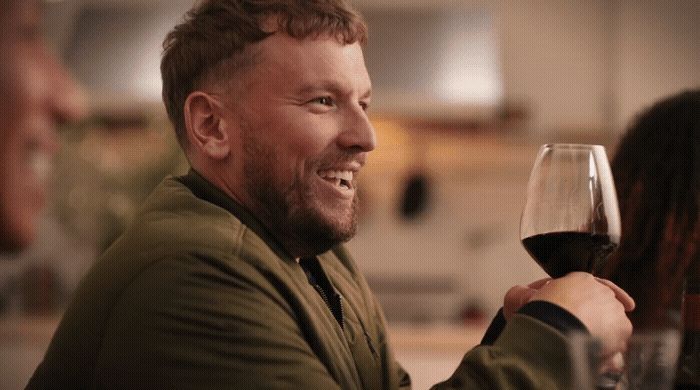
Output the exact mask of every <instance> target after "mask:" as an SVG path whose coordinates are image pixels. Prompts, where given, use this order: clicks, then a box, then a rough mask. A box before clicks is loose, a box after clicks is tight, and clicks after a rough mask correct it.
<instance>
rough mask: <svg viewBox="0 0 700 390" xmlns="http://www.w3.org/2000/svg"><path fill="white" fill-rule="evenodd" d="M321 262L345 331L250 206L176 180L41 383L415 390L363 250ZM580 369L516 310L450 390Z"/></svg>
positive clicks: (108, 259) (57, 345) (148, 207)
mask: <svg viewBox="0 0 700 390" xmlns="http://www.w3.org/2000/svg"><path fill="white" fill-rule="evenodd" d="M183 183H187V185H185V184H183ZM193 191H194V193H193ZM204 199H207V200H204ZM234 215H235V216H234ZM318 259H319V261H320V263H321V266H322V268H323V271H324V272H325V273H326V275H327V277H328V279H329V280H330V282H331V284H332V285H333V287H334V288H335V289H336V291H337V292H338V293H339V294H340V296H341V297H342V307H343V326H342V327H341V325H340V323H339V322H338V321H337V320H336V319H335V317H334V316H333V315H332V314H331V312H330V310H329V309H328V306H326V304H325V302H324V301H323V300H322V298H321V296H320V295H319V293H318V292H317V291H316V290H315V289H314V288H313V286H311V285H310V284H309V281H308V279H307V277H306V274H305V273H304V271H303V270H302V268H301V267H300V266H299V264H298V263H297V262H296V261H295V260H294V259H293V258H291V257H290V256H288V255H286V254H285V253H284V251H282V250H281V249H280V248H279V246H277V245H276V244H275V241H274V239H272V238H271V237H270V236H268V235H267V234H266V232H265V230H264V229H263V228H262V227H261V226H260V224H259V223H257V221H256V220H255V219H254V218H252V216H250V215H249V214H248V213H247V212H245V210H243V209H242V208H241V207H240V206H239V205H237V204H236V203H235V202H233V201H232V200H231V199H229V198H228V197H226V196H225V195H224V194H223V193H222V192H220V191H218V190H217V189H216V188H214V187H213V186H212V185H210V184H208V183H207V182H206V181H205V180H204V179H202V178H201V177H200V176H199V175H197V174H196V173H194V172H191V173H190V174H189V175H187V176H185V177H182V178H169V179H166V180H164V181H163V182H162V183H161V184H160V185H159V186H158V188H157V189H156V190H155V191H154V192H153V194H151V196H150V197H149V198H148V199H147V200H146V202H145V204H144V205H143V207H142V208H141V210H140V212H139V213H138V215H137V216H136V218H135V222H134V223H133V225H132V226H131V227H130V228H128V229H127V231H126V232H125V233H124V235H123V236H122V237H121V238H120V239H118V240H117V241H116V242H115V243H114V244H113V245H112V247H111V248H110V249H108V250H107V252H105V254H104V255H103V257H102V258H101V259H100V260H99V261H98V262H97V263H96V264H95V265H94V267H93V268H92V269H91V271H90V272H89V273H88V275H87V277H86V278H85V279H84V280H83V282H82V283H81V285H80V287H79V289H78V290H77V292H76V294H75V297H74V300H73V302H72V303H71V305H70V306H69V308H68V310H67V311H66V313H65V315H64V318H63V320H62V321H61V324H60V326H59V328H58V330H57V332H56V334H55V335H54V338H53V340H52V342H51V345H50V347H49V350H48V352H47V354H46V357H45V359H44V361H43V362H42V364H41V365H40V366H39V368H38V369H37V371H36V373H35V374H34V377H33V378H32V380H31V381H30V384H29V388H51V389H57V388H61V389H91V388H98V389H102V388H118V389H140V388H143V389H160V388H167V389H248V388H256V389H275V388H297V389H334V388H343V389H398V388H408V387H410V379H409V377H408V375H407V374H406V373H405V372H404V371H403V370H402V369H401V368H400V366H399V365H398V364H397V362H396V361H395V360H394V357H393V356H392V352H391V348H390V345H389V341H388V339H387V329H386V323H385V321H384V318H383V315H382V310H381V308H380V307H379V305H378V304H377V301H376V300H375V298H374V296H373V295H372V293H371V292H370V290H369V288H368V286H367V283H366V281H365V279H364V278H363V276H362V274H361V273H360V272H359V271H358V269H357V267H356V266H355V263H354V262H353V260H352V259H351V258H350V256H349V254H348V253H347V252H346V251H345V249H343V248H342V247H338V248H335V249H334V250H332V251H329V252H327V253H324V254H322V255H320V256H318ZM567 362H568V358H567V354H566V351H565V339H564V336H563V335H562V334H561V333H559V332H558V331H556V330H555V329H554V328H551V327H549V326H548V325H545V324H544V323H542V322H539V321H538V320H536V319H533V318H529V317H527V316H523V315H516V316H515V318H513V319H512V320H511V321H510V323H509V324H508V325H507V326H506V328H505V330H504V331H503V333H502V335H501V336H500V337H499V339H498V340H497V341H496V343H495V344H494V346H490V347H485V346H484V347H478V348H476V349H474V350H472V351H471V352H469V353H467V354H466V356H465V358H464V360H463V361H462V363H461V364H460V366H459V367H457V370H456V371H455V374H454V375H453V377H452V378H450V379H449V380H448V381H446V382H445V383H442V384H439V385H437V387H439V388H451V387H454V388H464V389H477V388H483V389H487V388H489V389H491V388H503V389H512V388H513V389H514V388H517V389H563V388H567V387H568V386H567V381H568V380H569V379H568V377H569V375H568V370H567V369H566V367H567Z"/></svg>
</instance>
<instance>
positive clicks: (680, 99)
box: [605, 89, 700, 328]
mask: <svg viewBox="0 0 700 390" xmlns="http://www.w3.org/2000/svg"><path fill="white" fill-rule="evenodd" d="M611 168H612V171H613V176H614V177H615V186H616V188H617V192H618V197H619V200H620V201H619V203H620V213H621V217H622V237H621V239H620V246H619V248H618V250H617V251H616V252H615V253H614V254H613V255H612V256H611V259H610V263H609V265H608V268H607V269H606V270H605V275H606V277H609V278H610V279H611V280H613V281H614V282H616V283H617V284H618V285H619V286H620V287H622V288H624V289H625V290H626V291H628V292H629V293H630V295H631V296H632V297H633V298H634V299H635V301H636V302H637V308H636V309H635V311H634V313H632V314H631V315H630V318H631V320H632V322H633V324H634V326H635V327H639V328H649V327H665V326H674V324H677V323H678V321H679V319H680V317H679V312H680V306H681V296H682V289H683V281H684V279H685V277H686V276H688V275H696V276H700V260H698V243H699V242H700V89H693V90H687V91H683V92H681V93H679V94H676V95H674V96H671V97H668V98H666V99H663V100H661V101H659V102H658V103H656V104H654V105H653V106H651V107H650V108H648V109H646V110H645V111H643V112H642V113H640V114H639V116H638V117H637V118H636V120H635V121H634V122H633V123H632V125H631V127H630V128H629V129H628V130H627V132H626V133H625V135H624V137H623V138H622V140H621V141H620V144H619V145H618V148H617V152H616V153H615V156H614V158H613V159H612V162H611Z"/></svg>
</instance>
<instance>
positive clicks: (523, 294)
mask: <svg viewBox="0 0 700 390" xmlns="http://www.w3.org/2000/svg"><path fill="white" fill-rule="evenodd" d="M535 292H537V290H535V289H532V288H529V287H525V286H514V287H512V288H511V289H510V290H508V292H507V293H506V295H505V297H504V298H503V316H504V317H506V320H509V319H510V317H512V316H513V314H514V313H515V312H516V311H518V309H520V308H521V307H522V306H523V305H524V304H526V303H527V302H529V301H530V298H532V295H533V294H534V293H535Z"/></svg>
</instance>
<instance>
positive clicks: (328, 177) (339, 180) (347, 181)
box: [318, 170, 354, 190]
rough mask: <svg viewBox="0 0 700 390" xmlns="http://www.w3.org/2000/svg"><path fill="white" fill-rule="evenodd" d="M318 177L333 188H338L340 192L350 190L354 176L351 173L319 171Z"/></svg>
mask: <svg viewBox="0 0 700 390" xmlns="http://www.w3.org/2000/svg"><path fill="white" fill-rule="evenodd" d="M318 175H319V176H320V177H321V178H322V179H323V180H325V181H327V182H329V183H331V184H333V185H334V186H335V187H338V188H340V189H341V190H350V189H352V178H353V175H354V172H353V171H335V170H325V171H319V172H318Z"/></svg>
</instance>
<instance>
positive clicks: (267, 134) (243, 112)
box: [224, 33, 376, 257]
mask: <svg viewBox="0 0 700 390" xmlns="http://www.w3.org/2000/svg"><path fill="white" fill-rule="evenodd" d="M255 46H256V47H254V50H256V51H257V54H258V60H257V63H256V64H255V65H254V66H252V67H251V69H249V70H246V71H244V74H243V75H242V79H241V85H243V86H244V87H243V88H242V93H241V94H240V96H238V97H236V98H237V100H236V101H232V102H231V103H230V104H231V106H232V107H235V109H232V110H231V113H230V115H231V117H230V118H228V119H229V120H225V121H224V122H227V123H232V122H235V123H237V124H238V127H239V129H238V136H239V138H240V140H241V142H240V149H241V150H240V151H235V150H234V151H233V154H234V155H236V153H238V154H239V155H240V156H242V161H239V162H237V163H234V164H232V166H231V167H230V169H231V172H232V175H231V178H230V180H228V182H229V189H230V190H231V192H232V193H233V194H234V197H235V198H236V199H238V200H239V201H241V202H242V203H243V204H244V205H245V206H246V207H247V208H248V209H250V210H251V211H253V213H254V214H255V215H257V216H258V218H260V219H261V220H262V221H263V223H264V224H265V225H266V226H267V227H268V228H269V229H270V230H271V231H272V232H273V234H275V235H276V236H277V237H278V239H279V240H280V241H281V243H282V244H283V246H285V248H286V249H287V250H288V251H289V252H290V254H292V255H293V256H296V257H300V256H309V255H316V254H318V253H321V252H324V251H326V250H328V249H329V248H330V247H332V246H333V245H336V244H338V243H340V242H343V241H346V240H348V239H350V238H351V237H352V236H353V235H354V233H355V229H356V225H357V189H356V175H357V173H358V172H359V170H360V168H361V167H362V166H363V165H364V164H365V160H366V158H367V153H368V152H370V151H371V150H373V149H374V147H375V143H376V138H375V133H374V129H373V128H372V125H371V124H370V122H369V119H368V117H367V113H366V110H367V107H368V106H369V101H370V98H371V83H370V78H369V75H368V74H367V70H366V68H365V63H364V57H363V55H362V49H361V47H360V45H359V44H358V43H353V44H341V43H339V42H338V41H337V40H335V39H333V38H331V37H324V36H320V37H317V38H314V39H303V40H298V39H294V38H291V37H289V36H288V35H286V34H283V33H276V34H273V35H272V36H270V37H268V38H266V39H264V40H263V41H261V42H259V43H257V44H255ZM236 165H239V166H240V167H238V166H236ZM236 176H238V177H236Z"/></svg>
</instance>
